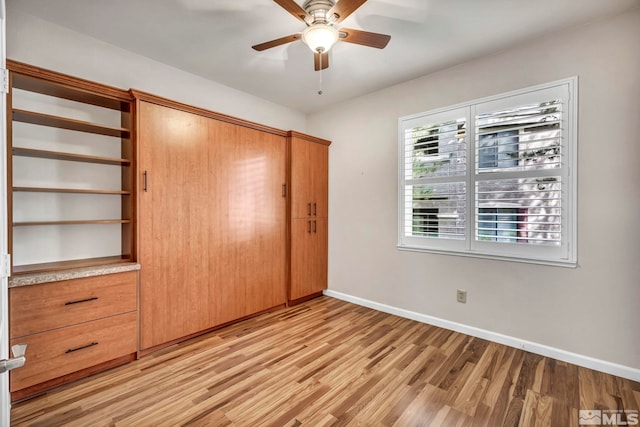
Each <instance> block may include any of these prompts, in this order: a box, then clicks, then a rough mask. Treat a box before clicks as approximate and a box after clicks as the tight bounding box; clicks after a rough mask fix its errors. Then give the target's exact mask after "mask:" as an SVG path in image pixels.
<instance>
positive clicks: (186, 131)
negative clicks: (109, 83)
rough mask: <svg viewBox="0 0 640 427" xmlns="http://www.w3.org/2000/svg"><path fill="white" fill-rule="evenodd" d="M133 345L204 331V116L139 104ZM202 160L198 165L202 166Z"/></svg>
mask: <svg viewBox="0 0 640 427" xmlns="http://www.w3.org/2000/svg"><path fill="white" fill-rule="evenodd" d="M139 108H140V111H139V117H140V120H139V123H140V129H139V133H138V135H139V141H140V170H143V171H145V172H146V173H147V191H144V190H143V189H142V188H141V189H140V197H139V204H140V215H139V217H140V218H139V224H140V245H139V257H138V258H139V262H140V264H141V265H142V266H143V267H142V269H141V272H140V307H141V310H140V342H141V345H140V348H141V349H145V348H150V347H154V346H156V345H158V344H161V343H164V342H167V341H171V340H173V339H176V338H179V337H182V336H185V335H189V334H191V333H194V332H198V331H202V330H205V329H207V328H208V327H210V320H209V319H210V309H209V307H210V301H212V296H211V295H210V293H209V287H208V285H207V284H208V283H209V279H208V270H209V251H208V247H207V241H208V240H207V239H208V230H209V228H210V220H209V213H208V212H207V209H208V206H209V198H210V192H209V180H208V176H209V173H210V171H209V165H208V163H207V162H206V159H207V158H208V128H207V119H206V118H204V117H200V116H196V115H194V114H189V113H185V112H182V111H178V110H173V109H169V108H165V107H161V106H158V105H155V104H151V103H147V102H141V103H140V105H139ZM203 160H204V161H203Z"/></svg>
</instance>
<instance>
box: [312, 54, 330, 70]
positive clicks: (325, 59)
mask: <svg viewBox="0 0 640 427" xmlns="http://www.w3.org/2000/svg"><path fill="white" fill-rule="evenodd" d="M320 64H322V70H326V69H327V68H329V52H325V53H322V54H321V53H317V52H316V53H315V54H314V55H313V66H314V68H315V70H316V71H320V69H321V68H320Z"/></svg>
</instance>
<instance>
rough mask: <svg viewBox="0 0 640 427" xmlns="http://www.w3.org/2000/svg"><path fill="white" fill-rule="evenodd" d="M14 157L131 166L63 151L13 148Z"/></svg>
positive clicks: (128, 161) (123, 160) (112, 158)
mask: <svg viewBox="0 0 640 427" xmlns="http://www.w3.org/2000/svg"><path fill="white" fill-rule="evenodd" d="M12 150H13V155H14V156H22V157H36V158H40V159H54V160H68V161H71V162H85V163H98V164H103V165H114V166H129V165H130V164H131V160H129V159H119V158H115V157H102V156H92V155H88V154H75V153H64V152H61V151H48V150H37V149H34V148H22V147H13V148H12Z"/></svg>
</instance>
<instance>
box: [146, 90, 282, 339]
mask: <svg viewBox="0 0 640 427" xmlns="http://www.w3.org/2000/svg"><path fill="white" fill-rule="evenodd" d="M136 96H137V97H138V98H139V101H138V129H139V133H138V140H139V147H140V153H139V173H140V176H141V190H140V197H139V200H140V219H139V220H140V248H139V249H140V250H139V261H140V264H141V265H142V269H141V285H140V301H141V302H140V321H141V323H140V334H141V349H142V350H143V351H144V350H149V349H152V348H154V347H157V346H160V345H163V344H166V343H169V342H172V341H174V340H178V339H181V338H184V337H186V336H189V335H192V334H196V333H198V332H202V331H204V330H207V329H210V328H212V327H215V326H219V325H221V324H224V323H228V322H231V321H233V320H237V319H240V318H243V317H246V316H249V315H252V314H255V313H258V312H260V311H263V310H266V309H270V308H273V307H276V306H279V305H284V303H285V302H286V285H285V284H286V198H285V197H283V194H282V186H283V185H284V183H285V179H286V176H285V165H286V158H285V157H286V138H285V137H284V136H279V135H276V134H273V133H269V132H264V131H260V130H257V129H252V128H249V127H246V126H241V125H239V124H235V123H229V122H226V121H223V120H219V119H216V118H213V117H208V116H207V115H206V114H207V112H205V111H199V110H195V109H194V112H188V111H185V109H186V108H187V107H186V106H182V105H173V104H171V103H170V102H169V105H161V104H162V103H163V102H164V101H163V100H159V99H156V98H154V97H152V96H150V95H146V94H140V93H137V94H136Z"/></svg>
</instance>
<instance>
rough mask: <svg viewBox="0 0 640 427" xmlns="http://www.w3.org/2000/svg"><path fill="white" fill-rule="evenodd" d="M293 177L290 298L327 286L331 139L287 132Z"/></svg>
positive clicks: (315, 291)
mask: <svg viewBox="0 0 640 427" xmlns="http://www.w3.org/2000/svg"><path fill="white" fill-rule="evenodd" d="M287 140H288V149H289V162H290V181H291V201H290V212H291V214H290V215H291V229H290V236H291V262H290V279H289V283H290V285H289V292H288V299H289V301H290V302H292V303H295V302H296V301H301V300H304V299H307V298H309V297H312V296H315V295H317V294H319V293H320V292H322V290H324V289H326V288H327V250H328V222H327V221H328V212H329V210H328V199H329V197H328V196H329V193H328V160H329V144H330V142H329V141H326V140H323V139H319V138H313V137H310V136H308V135H303V134H300V133H297V132H289V133H288V137H287Z"/></svg>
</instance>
